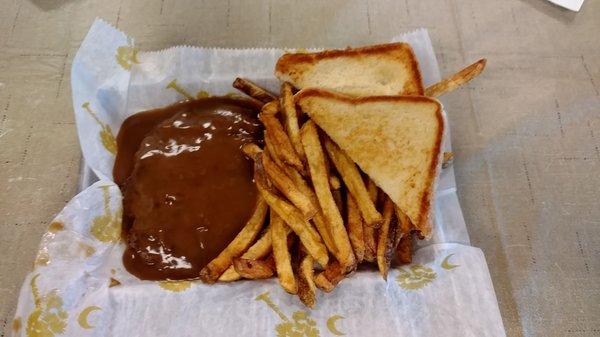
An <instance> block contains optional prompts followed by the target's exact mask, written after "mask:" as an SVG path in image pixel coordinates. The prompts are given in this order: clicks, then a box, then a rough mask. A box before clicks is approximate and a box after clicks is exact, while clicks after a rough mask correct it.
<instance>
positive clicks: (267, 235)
mask: <svg viewBox="0 0 600 337" xmlns="http://www.w3.org/2000/svg"><path fill="white" fill-rule="evenodd" d="M270 252H271V225H270V224H269V225H268V227H267V228H266V229H265V231H264V233H263V235H262V236H261V237H260V239H258V240H257V241H256V242H255V243H254V244H253V245H252V246H250V248H248V250H247V251H246V252H245V253H244V254H242V256H240V257H241V258H242V259H246V260H259V259H262V258H263V257H265V256H267V255H268V254H269V253H270ZM240 278H241V276H240V274H238V273H237V272H236V271H235V269H234V268H233V266H230V267H229V268H227V270H225V272H224V273H223V274H221V276H220V277H219V281H221V282H232V281H237V280H239V279H240Z"/></svg>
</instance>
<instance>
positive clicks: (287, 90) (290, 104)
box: [281, 82, 305, 160]
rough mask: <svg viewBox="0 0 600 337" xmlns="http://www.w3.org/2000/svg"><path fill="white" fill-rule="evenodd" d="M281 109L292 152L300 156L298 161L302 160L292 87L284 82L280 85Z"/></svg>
mask: <svg viewBox="0 0 600 337" xmlns="http://www.w3.org/2000/svg"><path fill="white" fill-rule="evenodd" d="M281 107H282V111H283V118H284V123H285V130H286V131H287V134H288V136H289V137H290V141H291V142H292V145H293V146H294V150H296V153H297V154H298V156H300V159H302V160H304V157H305V156H304V149H303V148H302V142H301V141H300V127H299V124H298V112H297V111H296V103H295V102H294V94H293V93H292V86H291V85H290V84H289V83H288V82H284V83H283V84H282V85H281Z"/></svg>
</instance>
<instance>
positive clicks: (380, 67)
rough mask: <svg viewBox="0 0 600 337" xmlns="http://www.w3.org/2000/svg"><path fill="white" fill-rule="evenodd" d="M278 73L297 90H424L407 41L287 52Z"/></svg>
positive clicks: (399, 92)
mask: <svg viewBox="0 0 600 337" xmlns="http://www.w3.org/2000/svg"><path fill="white" fill-rule="evenodd" d="M275 76H277V78H279V79H280V80H282V81H285V82H290V83H291V84H292V85H293V86H294V87H296V88H297V89H305V88H323V89H328V90H332V91H336V92H340V93H343V94H347V95H353V96H372V95H423V93H424V89H423V81H422V79H421V73H420V72H419V65H418V63H417V59H416V58H415V55H414V53H413V51H412V48H411V47H410V45H409V44H407V43H389V44H381V45H374V46H368V47H362V48H354V49H353V48H348V49H344V50H327V51H323V52H318V53H297V54H284V55H283V56H281V57H280V58H279V60H278V61H277V64H276V66H275Z"/></svg>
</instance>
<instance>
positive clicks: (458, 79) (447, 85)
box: [425, 59, 487, 97]
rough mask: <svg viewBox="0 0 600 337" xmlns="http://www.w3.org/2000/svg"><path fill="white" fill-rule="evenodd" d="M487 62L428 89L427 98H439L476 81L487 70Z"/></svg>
mask: <svg viewBox="0 0 600 337" xmlns="http://www.w3.org/2000/svg"><path fill="white" fill-rule="evenodd" d="M486 62H487V60H486V59H481V60H479V61H477V62H475V63H473V64H471V65H469V66H468V67H466V68H464V69H462V70H461V71H459V72H458V73H456V74H454V75H452V76H450V77H448V78H445V79H443V80H441V81H440V82H438V83H436V84H433V85H431V86H429V87H427V89H425V96H429V97H439V96H441V95H443V94H447V93H449V92H451V91H453V90H455V89H456V88H458V87H460V86H461V85H463V84H465V83H467V82H469V81H470V80H472V79H474V78H475V77H477V76H478V75H479V74H481V72H482V71H483V69H484V68H485V64H486Z"/></svg>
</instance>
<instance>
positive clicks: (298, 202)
mask: <svg viewBox="0 0 600 337" xmlns="http://www.w3.org/2000/svg"><path fill="white" fill-rule="evenodd" d="M262 159H263V165H264V167H265V172H266V173H267V176H268V177H269V180H270V181H271V182H272V183H273V185H275V187H277V189H278V190H279V191H280V192H281V193H282V194H283V195H284V196H285V197H286V198H287V199H288V200H289V201H291V202H292V204H294V206H296V207H298V209H299V210H300V211H301V212H302V214H303V215H304V218H305V219H306V220H310V219H312V218H313V217H314V216H315V213H317V207H318V205H317V204H316V203H313V201H312V200H311V198H310V196H309V195H306V194H304V193H303V192H302V190H301V189H300V188H301V187H298V186H296V183H295V182H294V180H293V179H292V178H290V177H289V176H288V175H287V174H286V173H285V171H284V169H283V168H281V167H279V166H278V165H277V163H275V162H274V161H273V159H272V158H271V156H270V155H269V154H268V153H265V154H263V156H262Z"/></svg>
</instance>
